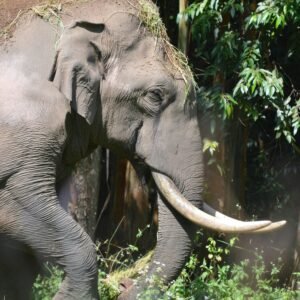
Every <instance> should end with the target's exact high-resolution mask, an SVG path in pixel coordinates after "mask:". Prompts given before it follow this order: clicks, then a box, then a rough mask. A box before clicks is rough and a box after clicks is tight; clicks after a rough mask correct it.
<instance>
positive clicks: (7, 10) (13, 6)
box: [0, 0, 45, 28]
mask: <svg viewBox="0 0 300 300" xmlns="http://www.w3.org/2000/svg"><path fill="white" fill-rule="evenodd" d="M43 2H45V1H44V0H13V1H12V0H0V28H4V27H6V26H7V25H8V24H10V23H11V22H13V20H14V19H15V18H16V17H17V16H18V14H19V13H20V11H24V10H27V9H29V8H30V7H32V6H34V5H38V4H41V3H43Z"/></svg>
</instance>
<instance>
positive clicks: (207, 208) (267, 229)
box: [203, 203, 286, 233]
mask: <svg viewBox="0 0 300 300" xmlns="http://www.w3.org/2000/svg"><path fill="white" fill-rule="evenodd" d="M203 210H204V211H205V212H206V213H208V214H209V215H212V216H215V217H216V218H217V219H220V220H227V221H235V222H239V223H242V224H243V223H244V222H243V221H240V220H236V219H233V218H231V217H228V216H226V215H224V214H222V213H220V212H219V211H217V210H215V209H214V208H212V207H211V206H209V205H208V204H206V203H204V204H203ZM285 224H286V221H284V220H283V221H278V222H274V223H271V224H270V225H268V226H266V227H263V228H260V229H256V230H254V231H251V232H250V233H264V232H270V231H275V230H277V229H279V228H281V227H283V226H284V225H285Z"/></svg>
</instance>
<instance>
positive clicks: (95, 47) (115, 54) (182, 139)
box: [50, 10, 284, 299]
mask: <svg viewBox="0 0 300 300" xmlns="http://www.w3.org/2000/svg"><path fill="white" fill-rule="evenodd" d="M129 11H130V10H129ZM137 15H138V12H136V11H135V12H134V13H131V12H126V10H125V11H123V10H122V11H120V12H115V13H114V14H112V15H111V16H110V17H108V18H107V20H106V21H105V22H104V23H91V22H87V21H78V22H75V23H74V24H73V25H72V26H70V27H69V28H68V29H66V30H65V32H64V34H63V36H62V38H61V40H60V43H59V47H58V51H57V56H56V61H55V64H54V67H53V70H52V74H51V76H50V79H51V80H52V81H53V82H54V84H55V85H56V86H57V87H58V89H59V90H60V91H61V92H62V93H63V94H64V95H65V96H66V97H67V98H68V99H69V101H70V103H71V107H72V108H73V111H75V112H76V113H77V121H76V122H75V123H76V124H79V126H77V125H75V127H76V126H77V127H76V129H75V131H77V132H76V133H77V135H76V136H77V139H78V140H77V143H75V142H74V143H73V144H74V145H77V146H78V145H79V146H80V147H79V148H80V153H79V154H78V153H77V152H78V151H77V152H76V151H75V150H72V151H73V152H72V151H70V152H69V153H67V154H66V155H65V156H66V160H70V161H71V160H73V158H74V156H75V157H76V158H79V157H82V156H84V155H86V153H87V152H88V151H89V149H90V148H92V147H93V146H94V145H96V144H100V145H102V146H104V147H107V148H109V149H111V150H113V151H115V152H117V153H119V154H121V155H124V156H126V157H127V158H128V159H129V160H131V162H132V163H133V165H135V166H136V167H137V168H138V169H142V170H146V169H147V170H149V171H150V172H151V173H152V175H153V178H154V180H155V182H156V185H157V188H158V192H159V193H158V195H159V197H158V209H159V230H158V237H157V246H156V249H155V252H154V255H153V258H152V260H151V262H150V264H149V269H148V270H149V271H148V273H147V276H151V275H155V274H157V272H158V270H157V262H159V264H160V269H161V271H160V272H161V273H160V274H161V275H163V278H164V280H165V281H166V282H169V281H171V280H172V279H174V278H175V277H176V276H177V275H178V274H179V272H180V270H181V269H182V267H183V266H184V263H185V262H186V260H187V258H188V255H189V254H190V250H191V247H192V242H191V241H192V239H193V236H194V233H195V228H196V226H195V225H194V224H196V225H200V226H204V227H206V228H209V229H212V230H217V231H222V232H233V233H235V232H239V233H240V232H258V231H266V230H271V229H274V228H277V227H280V226H282V225H283V224H284V221H283V222H278V223H273V224H272V223H271V222H270V221H256V222H242V221H238V220H235V219H232V218H229V217H227V216H225V215H223V214H221V213H219V212H217V211H215V210H214V209H212V208H211V207H210V206H208V205H207V204H205V203H204V202H203V199H202V191H203V180H204V179H203V161H202V143H201V133H200V128H199V124H198V112H197V103H196V93H195V85H194V81H193V78H192V74H191V72H190V70H189V69H188V68H187V67H186V66H185V64H183V63H181V62H180V60H179V59H178V55H177V54H176V51H175V50H174V49H173V48H172V47H171V46H170V44H169V42H168V41H167V40H166V39H165V38H164V37H163V36H155V35H154V34H153V32H152V31H151V30H149V29H148V28H147V26H146V25H145V24H143V23H142V22H141V20H140V19H139V18H138V17H137ZM83 128H84V129H83ZM75 148H76V147H75ZM75 152H76V153H77V154H74V153H75ZM70 153H73V154H74V155H73V154H70ZM72 155H73V157H71V156H72ZM142 289H144V281H143V279H141V280H140V281H139V282H138V284H137V285H136V286H134V287H133V288H131V290H130V292H129V293H128V295H127V297H128V298H132V299H135V298H136V295H137V293H138V292H139V291H141V290H142Z"/></svg>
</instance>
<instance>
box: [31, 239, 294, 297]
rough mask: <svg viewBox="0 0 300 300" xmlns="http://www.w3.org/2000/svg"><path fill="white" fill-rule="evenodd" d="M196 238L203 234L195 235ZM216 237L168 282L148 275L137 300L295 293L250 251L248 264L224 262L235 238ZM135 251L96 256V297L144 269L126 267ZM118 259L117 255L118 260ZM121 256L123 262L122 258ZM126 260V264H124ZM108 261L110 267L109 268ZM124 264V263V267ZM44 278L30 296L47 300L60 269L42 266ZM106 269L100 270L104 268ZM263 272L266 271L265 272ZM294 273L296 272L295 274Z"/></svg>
mask: <svg viewBox="0 0 300 300" xmlns="http://www.w3.org/2000/svg"><path fill="white" fill-rule="evenodd" d="M200 237H201V239H199V240H201V241H203V239H202V238H203V237H202V236H201V235H200ZM219 242H220V241H216V240H215V239H213V238H208V240H207V245H206V249H207V252H208V254H207V257H206V258H200V257H199V255H198V254H197V253H193V254H192V255H191V257H190V259H189V261H188V262H187V264H186V266H185V268H184V270H183V271H182V273H181V275H180V276H179V277H178V279H176V280H175V281H174V282H172V283H171V285H170V286H166V285H164V284H163V283H162V282H161V281H160V279H159V278H149V289H148V290H146V291H145V292H144V293H143V294H142V295H140V297H139V299H143V300H151V299H165V300H171V299H174V300H177V299H189V300H196V299H202V298H203V297H206V299H228V300H230V299H241V300H242V299H254V300H267V299H268V300H275V299H286V300H292V299H297V297H299V296H300V294H299V292H297V291H292V290H290V289H289V288H285V287H278V286H277V283H278V277H277V275H278V273H279V271H280V266H279V265H278V264H277V265H275V264H273V265H272V268H271V271H267V269H266V266H265V264H264V262H263V259H262V257H261V256H260V255H258V254H256V259H255V261H254V263H253V264H252V265H251V264H250V262H249V260H244V261H242V262H240V263H239V264H234V265H229V264H226V263H224V259H225V258H226V256H227V255H228V254H229V253H230V249H231V248H232V247H233V246H234V244H235V242H236V239H235V238H232V239H231V240H230V242H229V243H228V244H224V243H223V244H222V247H221V246H220V245H219ZM135 251H137V249H136V247H135V246H130V247H128V248H124V249H121V250H120V251H119V252H118V253H117V254H115V255H113V256H110V257H107V258H105V259H104V258H103V257H99V261H100V265H101V271H99V294H100V297H101V299H105V300H113V299H116V298H117V296H118V295H119V293H120V291H119V286H118V282H119V280H120V279H121V278H123V277H126V276H128V275H131V276H133V277H136V276H138V275H139V274H140V272H141V271H142V270H143V269H144V268H145V264H146V262H147V261H145V260H140V261H138V262H137V263H135V264H134V265H133V266H132V263H133V262H132V261H131V260H130V259H129V260H128V257H130V256H131V254H132V253H133V252H135ZM118 256H120V257H119V259H120V258H121V260H119V259H118ZM124 256H126V257H127V262H126V261H125V263H124V260H123V261H122V258H124ZM127 263H129V264H128V265H127ZM112 265H114V266H115V267H116V269H115V270H114V272H113V273H109V270H110V268H111V267H112ZM128 267H129V268H128ZM46 269H47V272H48V276H47V277H44V278H43V277H41V276H39V277H38V278H37V280H36V282H35V284H34V289H33V296H34V299H36V300H40V299H43V300H50V299H52V297H53V296H54V295H55V292H56V291H57V290H58V288H59V285H60V283H61V281H62V277H63V273H62V271H61V270H60V269H58V268H57V267H53V266H49V265H46ZM105 270H106V272H105ZM266 275H267V276H266ZM295 276H297V274H295Z"/></svg>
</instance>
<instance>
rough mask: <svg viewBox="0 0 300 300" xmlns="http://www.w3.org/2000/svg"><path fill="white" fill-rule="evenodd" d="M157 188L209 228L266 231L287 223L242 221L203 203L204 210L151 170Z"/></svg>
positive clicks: (179, 209)
mask: <svg viewBox="0 0 300 300" xmlns="http://www.w3.org/2000/svg"><path fill="white" fill-rule="evenodd" d="M151 173H152V177H153V179H154V181H155V183H156V186H157V189H158V190H159V191H160V193H161V194H162V195H163V196H164V198H165V200H166V201H167V202H168V203H169V204H170V205H171V206H172V207H173V208H174V209H175V210H176V211H177V212H178V213H180V214H181V215H182V216H183V217H185V218H186V219H187V220H189V221H191V222H192V223H194V224H196V225H199V226H203V227H206V228H207V229H210V230H214V231H219V232H224V233H264V232H269V231H274V230H276V229H279V228H281V227H282V226H284V225H285V224H286V221H284V220H283V221H278V222H274V223H272V222H271V221H268V220H267V221H240V220H237V219H234V218H231V217H228V216H226V215H224V214H222V213H220V212H219V211H217V210H215V209H214V208H212V207H211V206H209V205H208V204H206V203H204V204H203V210H200V209H199V208H197V207H195V206H194V205H192V204H191V202H189V201H188V200H187V199H186V198H185V197H184V196H183V195H182V194H181V193H180V191H179V190H178V188H177V187H176V185H175V184H174V182H173V181H172V180H171V179H170V178H169V177H168V176H166V175H163V174H161V173H158V172H156V171H154V170H152V171H151Z"/></svg>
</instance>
